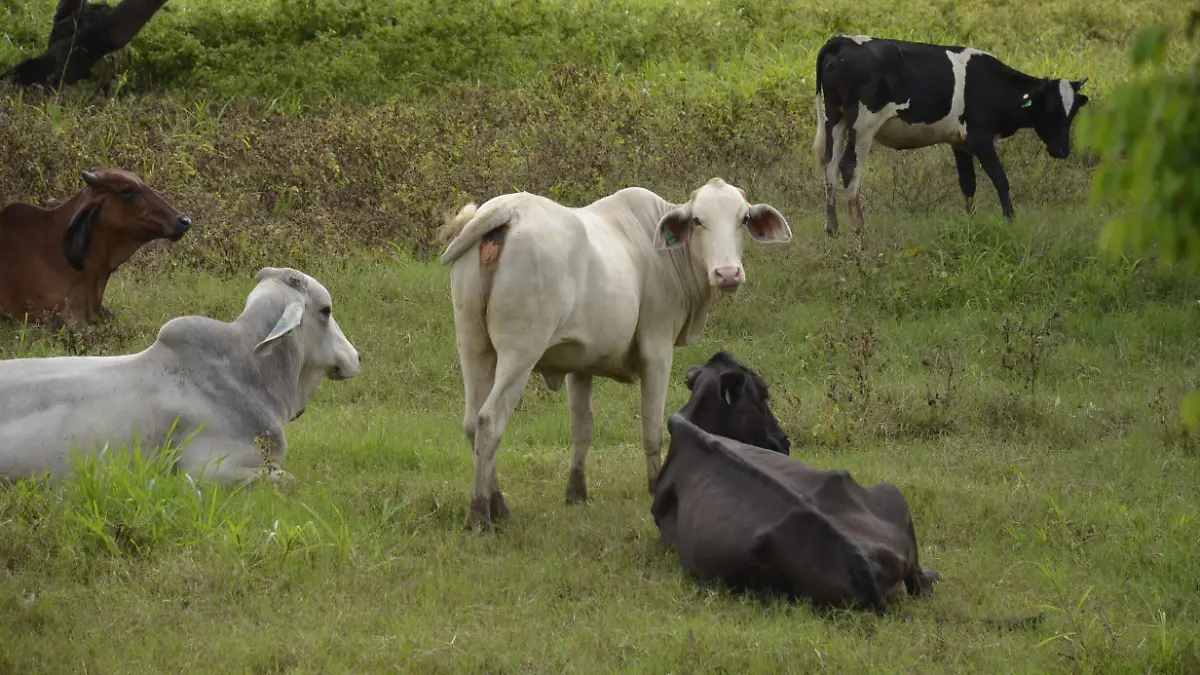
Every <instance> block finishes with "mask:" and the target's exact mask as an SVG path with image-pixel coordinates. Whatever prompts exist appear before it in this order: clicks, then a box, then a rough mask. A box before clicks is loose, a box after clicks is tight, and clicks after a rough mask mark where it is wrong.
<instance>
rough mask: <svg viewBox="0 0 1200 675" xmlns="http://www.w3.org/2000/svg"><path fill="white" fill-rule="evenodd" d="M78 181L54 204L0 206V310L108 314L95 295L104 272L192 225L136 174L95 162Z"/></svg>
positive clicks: (33, 317) (43, 317)
mask: <svg viewBox="0 0 1200 675" xmlns="http://www.w3.org/2000/svg"><path fill="white" fill-rule="evenodd" d="M83 180H84V182H85V183H86V185H85V186H84V187H83V189H82V190H80V191H79V192H77V193H75V196H73V197H71V199H69V200H68V201H66V202H65V203H63V204H61V205H59V206H58V207H56V208H54V209H43V208H40V207H37V206H34V205H32V204H24V203H20V202H14V203H12V204H9V205H8V206H6V207H4V209H3V210H0V317H3V316H8V317H10V318H12V319H16V320H18V321H21V320H26V319H28V320H29V321H31V322H35V323H43V322H49V323H54V324H59V323H67V324H92V323H96V322H97V321H99V320H100V318H101V317H102V316H108V315H110V314H111V312H109V311H108V308H107V307H104V304H103V302H104V290H105V288H106V286H107V285H108V279H109V277H110V276H111V275H112V273H113V272H114V271H116V269H117V268H118V267H119V266H120V265H121V264H123V263H124V262H125V261H126V260H129V258H130V257H131V256H132V255H133V254H134V253H136V252H137V250H138V249H140V248H141V247H142V246H144V245H145V244H147V243H149V242H151V241H154V240H155V239H162V238H165V239H169V240H171V241H179V240H180V239H181V238H182V237H183V235H184V234H186V233H187V231H188V228H190V227H191V225H192V221H191V219H190V218H188V217H187V216H186V215H184V214H182V213H180V212H179V211H177V210H175V208H174V207H172V206H171V205H170V204H168V203H167V202H166V201H165V200H164V199H163V198H162V197H160V196H159V195H158V194H157V193H156V192H155V191H154V190H152V189H151V188H150V186H148V185H146V184H145V183H144V182H142V179H141V178H139V177H138V176H137V175H136V174H133V173H130V172H128V171H121V170H119V169H95V170H93V171H84V172H83Z"/></svg>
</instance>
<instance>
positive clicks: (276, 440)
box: [178, 433, 295, 485]
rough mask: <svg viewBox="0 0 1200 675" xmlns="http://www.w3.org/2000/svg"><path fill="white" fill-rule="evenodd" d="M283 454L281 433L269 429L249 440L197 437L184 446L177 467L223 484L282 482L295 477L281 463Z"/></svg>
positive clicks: (274, 483)
mask: <svg viewBox="0 0 1200 675" xmlns="http://www.w3.org/2000/svg"><path fill="white" fill-rule="evenodd" d="M284 454H285V452H284V441H283V439H282V436H281V435H278V436H277V435H273V434H269V433H268V434H264V435H262V436H259V437H258V438H256V439H254V440H253V441H250V442H247V441H240V440H231V439H218V440H214V439H208V438H195V439H192V441H191V442H190V443H188V444H186V445H185V446H184V448H183V452H182V453H181V454H180V457H179V461H178V467H179V468H180V469H182V470H183V471H185V472H186V473H187V474H188V475H189V476H191V477H192V478H193V479H209V480H215V481H217V482H218V483H222V484H224V485H244V484H247V483H256V482H259V481H265V482H267V483H270V484H272V485H282V484H284V483H288V482H291V481H293V480H295V479H294V478H293V477H292V475H291V474H289V473H288V472H286V471H284V470H283V468H282V467H281V466H280V461H281V460H282V459H283V456H284Z"/></svg>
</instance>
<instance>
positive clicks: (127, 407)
mask: <svg viewBox="0 0 1200 675" xmlns="http://www.w3.org/2000/svg"><path fill="white" fill-rule="evenodd" d="M255 281H256V284H257V285H256V286H255V288H254V289H253V290H252V291H251V292H250V295H249V297H248V298H247V299H246V305H245V308H244V309H243V311H242V313H241V315H240V316H238V317H237V319H235V320H234V321H233V322H231V323H225V322H223V321H217V320H214V319H210V318H207V317H202V316H183V317H178V318H175V319H172V320H170V321H168V322H167V323H166V324H164V325H163V327H162V328H161V329H160V330H159V332H158V338H157V339H156V340H155V341H154V343H153V344H152V345H150V346H149V347H148V348H147V349H145V350H144V351H142V352H139V353H136V354H127V355H122V356H63V357H54V358H35V359H12V360H7V361H0V478H6V479H9V480H17V479H20V478H24V477H30V476H34V475H45V474H47V473H48V474H49V475H50V477H51V478H57V477H60V476H62V475H64V474H67V473H69V472H70V470H71V463H70V459H71V457H70V456H71V453H72V452H76V451H77V452H80V453H84V454H89V453H92V454H94V453H97V452H100V451H101V450H102V449H103V448H104V447H105V446H106V445H107V447H108V448H109V450H113V451H115V450H120V449H121V448H122V447H129V446H132V445H133V444H135V443H138V442H140V443H141V447H142V448H143V449H149V448H161V447H163V446H164V445H165V444H166V443H167V441H168V440H171V441H172V442H173V445H174V446H175V447H180V446H182V449H181V451H180V454H179V457H178V460H177V465H178V467H179V468H180V469H183V470H184V471H186V472H187V473H188V474H189V475H191V476H192V477H194V478H200V477H201V476H204V477H208V478H215V479H216V480H218V481H220V482H222V483H227V484H231V483H243V482H248V481H252V480H255V479H259V478H263V479H266V480H268V481H270V482H272V483H278V482H282V481H284V480H286V479H287V478H288V474H287V473H286V472H284V471H283V470H282V469H281V468H280V466H279V463H280V461H281V460H282V459H283V457H284V455H285V453H286V450H287V439H286V438H285V436H284V432H283V429H284V426H285V425H286V424H287V423H288V422H290V421H291V420H294V419H296V418H297V417H299V416H300V415H301V413H303V412H304V409H305V407H306V406H307V405H308V400H309V398H310V397H311V396H312V394H313V392H314V391H315V390H316V388H317V385H318V384H319V383H320V381H321V380H322V379H323V378H325V377H329V378H330V379H333V380H344V379H346V378H350V377H354V376H355V375H357V374H358V371H359V365H360V358H359V354H358V351H357V350H356V349H355V348H354V346H353V345H351V344H350V342H349V341H348V340H347V339H346V337H345V335H343V334H342V330H341V328H340V327H339V326H338V323H337V321H335V320H334V318H333V315H332V307H331V302H332V301H331V299H330V296H329V291H327V290H326V289H325V287H324V286H322V285H321V284H320V282H318V281H317V280H316V279H314V278H312V277H310V276H308V275H307V274H304V273H302V272H298V271H296V270H293V269H286V268H284V269H280V268H274V267H267V268H263V269H262V270H260V271H259V272H258V274H257V276H256V277H255Z"/></svg>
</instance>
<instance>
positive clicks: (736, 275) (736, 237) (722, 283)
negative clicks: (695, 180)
mask: <svg viewBox="0 0 1200 675" xmlns="http://www.w3.org/2000/svg"><path fill="white" fill-rule="evenodd" d="M742 227H745V228H746V229H747V230H749V231H750V236H751V237H753V238H754V240H755V241H757V242H760V243H763V244H784V243H787V242H788V241H790V240H791V238H792V230H791V228H789V227H788V223H787V220H786V219H784V217H783V216H782V215H780V213H779V212H778V211H776V210H775V209H774V208H773V207H771V206H770V205H769V204H754V205H753V206H751V205H750V203H749V202H747V201H746V192H745V190H742V189H741V188H739V187H737V186H734V185H730V184H729V183H726V182H725V181H724V180H722V179H720V178H713V179H712V180H710V181H708V183H706V184H704V185H702V186H701V187H700V188H699V189H697V190H696V191H694V192H692V196H691V198H690V199H689V200H688V202H687V203H686V204H684V205H682V206H679V207H676V208H674V209H671V210H670V211H668V212H667V214H666V215H664V216H663V217H662V219H661V220H660V221H659V222H658V229H657V230H656V231H655V233H654V247H655V248H657V249H673V248H681V247H687V249H688V250H689V251H690V252H691V254H692V258H693V259H694V260H696V261H697V262H698V263H699V264H700V265H702V266H703V267H704V269H705V271H706V272H707V273H708V283H709V285H710V286H712V287H713V288H716V289H719V290H721V291H726V292H732V291H736V290H737V289H738V288H739V287H740V286H741V285H742V283H744V282H745V281H746V271H745V269H743V268H742V237H741V234H742Z"/></svg>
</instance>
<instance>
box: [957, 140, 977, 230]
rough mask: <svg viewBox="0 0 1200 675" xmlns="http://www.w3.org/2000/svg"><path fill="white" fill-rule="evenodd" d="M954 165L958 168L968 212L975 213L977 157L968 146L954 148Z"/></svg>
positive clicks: (959, 182)
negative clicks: (968, 150) (970, 151)
mask: <svg viewBox="0 0 1200 675" xmlns="http://www.w3.org/2000/svg"><path fill="white" fill-rule="evenodd" d="M954 165H955V167H956V168H957V169H958V187H960V188H962V193H963V196H964V197H966V199H967V203H966V208H967V213H968V214H971V213H975V158H974V157H973V156H972V155H971V153H969V152H967V150H966V148H954Z"/></svg>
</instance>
